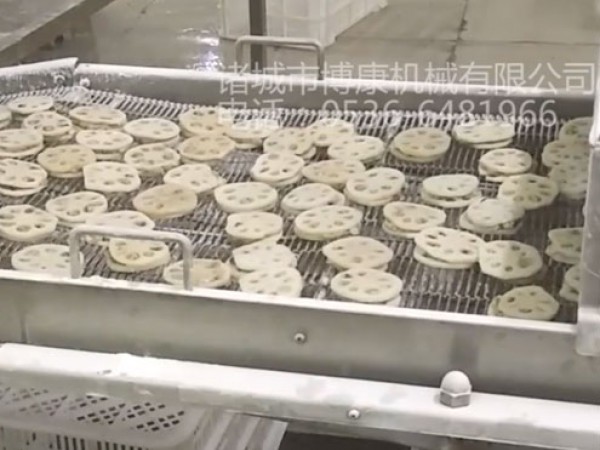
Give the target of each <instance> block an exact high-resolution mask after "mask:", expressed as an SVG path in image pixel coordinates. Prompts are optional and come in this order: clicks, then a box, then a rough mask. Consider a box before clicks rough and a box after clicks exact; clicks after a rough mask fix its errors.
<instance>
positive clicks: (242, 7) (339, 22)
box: [220, 0, 387, 45]
mask: <svg viewBox="0 0 600 450" xmlns="http://www.w3.org/2000/svg"><path fill="white" fill-rule="evenodd" d="M220 1H221V8H222V11H221V26H220V34H221V36H222V37H227V38H237V37H239V36H241V35H245V34H250V26H249V23H248V17H249V13H248V0H220ZM266 2H267V4H266V9H267V16H266V21H267V34H268V35H269V36H284V37H303V38H313V39H317V40H318V41H319V42H321V43H322V44H323V45H330V44H332V43H333V42H334V41H335V38H336V37H337V36H338V35H340V34H341V33H343V32H344V31H345V30H346V29H348V28H350V27H351V26H352V25H354V24H355V23H356V22H358V21H359V20H361V19H362V18H364V17H365V16H367V15H369V14H370V13H372V12H374V11H377V10H379V9H381V8H383V7H384V6H386V5H387V0H266Z"/></svg>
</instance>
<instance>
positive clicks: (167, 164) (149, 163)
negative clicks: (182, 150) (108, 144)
mask: <svg viewBox="0 0 600 450" xmlns="http://www.w3.org/2000/svg"><path fill="white" fill-rule="evenodd" d="M179 159H180V157H179V154H178V153H177V152H176V151H175V150H173V149H172V148H169V147H167V146H166V145H164V144H144V145H138V146H137V147H133V148H130V149H129V150H127V151H126V152H125V155H124V156H123V161H125V162H126V163H127V164H129V165H131V166H133V167H135V168H136V169H137V171H138V173H139V174H140V175H141V176H155V175H164V174H165V173H166V172H167V171H168V170H169V169H172V168H173V167H177V166H178V165H179Z"/></svg>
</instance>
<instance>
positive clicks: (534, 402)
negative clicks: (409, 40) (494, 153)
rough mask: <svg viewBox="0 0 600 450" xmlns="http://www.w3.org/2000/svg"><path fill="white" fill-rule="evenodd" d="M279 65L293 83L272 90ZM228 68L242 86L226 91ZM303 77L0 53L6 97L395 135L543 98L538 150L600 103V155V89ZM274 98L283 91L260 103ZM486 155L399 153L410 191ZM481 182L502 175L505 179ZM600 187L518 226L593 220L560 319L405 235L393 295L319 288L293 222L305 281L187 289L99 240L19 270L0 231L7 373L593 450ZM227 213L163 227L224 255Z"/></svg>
mask: <svg viewBox="0 0 600 450" xmlns="http://www.w3.org/2000/svg"><path fill="white" fill-rule="evenodd" d="M244 42H245V43H248V42H256V41H254V40H253V39H252V38H246V39H245V40H243V42H241V43H240V44H239V45H242V44H243V43H244ZM262 43H264V41H263V42H262ZM278 44H280V45H283V44H285V42H278ZM292 44H297V43H295V42H292ZM310 45H312V44H310ZM315 48H316V50H317V52H320V51H321V50H322V49H320V47H319V46H315ZM275 81H278V82H279V83H281V86H283V87H282V89H278V90H277V92H270V91H269V90H265V89H264V84H265V83H267V82H275ZM233 83H235V84H236V86H238V87H239V86H242V87H243V89H236V90H235V92H234V91H233V90H228V89H226V87H227V86H230V85H232V84H233ZM305 84H306V80H303V79H299V78H289V79H287V80H286V81H285V83H282V82H281V78H278V79H277V80H275V79H274V78H273V77H269V76H267V75H249V74H235V73H215V72H194V71H188V70H179V69H163V68H144V67H127V66H111V65H102V64H85V63H80V62H78V61H77V60H75V59H66V60H57V61H50V62H46V63H37V64H31V65H24V66H17V67H11V68H5V69H0V103H4V102H6V101H8V100H9V99H11V98H13V97H14V96H18V95H31V94H33V93H43V94H44V95H51V96H53V97H54V98H55V100H56V102H57V103H58V104H59V105H62V107H64V108H69V107H72V106H74V105H79V104H89V103H93V104H106V105H110V106H113V107H116V108H118V109H121V110H122V111H124V112H126V113H127V114H128V116H129V117H131V118H137V117H142V116H152V117H163V118H168V119H176V118H177V115H178V114H179V113H180V112H181V111H183V110H185V109H186V108H188V107H190V106H191V105H216V104H219V103H222V102H232V103H237V104H242V103H245V104H246V105H250V109H242V110H240V111H239V112H238V117H243V118H247V117H276V118H278V119H279V120H280V122H281V123H282V124H283V125H288V126H306V125H308V124H310V123H312V122H313V121H315V120H316V119H317V118H319V117H324V116H336V117H341V118H345V119H347V120H351V121H352V122H353V123H354V124H355V126H356V129H357V130H358V131H359V132H360V133H363V134H370V135H374V136H379V137H381V138H382V139H384V140H385V141H386V142H389V141H390V140H391V139H392V138H393V136H394V135H395V134H396V133H397V132H398V131H399V130H402V129H406V128H409V127H411V126H415V124H417V123H426V124H427V125H431V126H436V127H439V128H442V129H444V130H448V131H449V130H451V128H452V125H453V124H454V123H455V122H456V121H457V120H459V119H460V117H461V116H460V113H459V112H460V110H461V105H464V104H465V103H464V102H468V103H469V104H470V105H474V107H475V109H474V110H473V111H472V113H473V114H474V116H475V117H486V116H489V115H492V116H493V117H495V118H500V117H501V115H502V112H503V111H502V105H505V104H507V102H510V103H511V104H512V105H514V106H515V111H521V112H523V111H525V110H527V111H537V112H540V111H544V110H545V108H547V107H548V105H550V106H551V110H552V111H553V112H554V113H555V114H556V115H557V117H558V122H556V123H555V122H554V121H551V120H550V121H548V122H546V121H544V120H538V121H531V120H530V119H528V118H527V117H525V115H524V114H522V115H517V117H514V118H513V119H514V120H515V127H516V130H517V136H516V138H515V145H516V146H517V147H519V148H524V149H527V150H528V151H530V152H532V154H533V155H534V156H535V157H536V158H538V159H539V154H540V152H541V149H542V147H543V145H544V144H545V143H547V142H548V141H550V140H552V139H554V138H555V136H556V135H557V133H558V130H559V128H560V124H561V123H564V122H565V121H566V120H567V119H570V118H573V117H578V116H589V115H592V114H594V117H595V120H594V127H593V129H592V134H591V137H592V139H591V142H592V144H591V145H592V146H593V149H592V156H591V159H590V174H593V173H594V172H595V171H596V170H598V169H599V168H600V157H599V156H598V151H599V150H600V146H599V145H598V144H597V137H598V134H599V132H600V131H599V129H598V126H599V124H598V122H599V121H600V119H599V117H600V110H599V108H600V103H598V102H597V101H596V102H594V98H593V96H592V95H585V94H577V93H572V92H558V93H556V92H549V91H545V90H542V89H537V88H511V89H507V88H502V87H493V86H473V85H470V86H453V89H443V88H441V87H440V86H435V85H429V84H425V83H401V82H395V81H377V82H375V81H364V80H332V79H325V80H311V82H310V89H306V86H305ZM274 101H277V102H278V103H277V107H276V108H275V109H273V108H269V109H259V108H256V109H251V108H252V107H253V105H258V106H260V105H265V104H273V103H272V102H274ZM326 102H328V104H329V105H332V104H333V103H334V102H335V103H337V104H338V105H351V110H343V111H335V110H330V109H325V108H323V105H324V104H325V103H326ZM384 105H387V107H385V108H384ZM424 105H425V106H426V108H424ZM448 108H449V109H448ZM546 110H547V109H546ZM448 111H451V112H448ZM453 145H454V144H453ZM450 153H451V154H450ZM248 163H249V162H248V161H247V160H245V159H244V158H243V157H240V158H238V159H235V158H234V160H233V161H232V162H231V164H230V166H229V167H225V168H224V170H225V171H228V172H227V173H228V174H229V179H230V180H232V179H240V180H241V179H243V175H242V173H243V172H244V170H243V169H244V168H247V167H248ZM476 169H477V158H476V157H475V155H474V153H473V152H468V151H458V152H457V151H451V152H449V155H448V156H446V157H445V158H444V159H442V160H441V161H440V162H436V163H433V164H431V165H428V166H427V168H425V169H423V168H421V167H416V168H415V167H414V166H413V168H411V167H410V166H409V165H407V166H402V170H403V171H404V172H405V173H406V175H407V178H408V179H409V180H413V182H412V184H411V182H410V181H409V185H410V186H413V188H410V187H409V191H410V189H413V190H414V189H416V188H415V187H414V186H416V183H417V182H418V181H419V180H421V179H422V178H423V177H424V176H428V175H433V174H439V173H445V172H466V173H475V174H476V173H477V172H476ZM49 189H50V188H49ZM51 189H53V190H51V191H48V192H45V193H43V194H42V195H45V196H46V197H36V198H35V199H32V201H33V202H41V203H40V204H43V201H44V200H45V199H46V198H47V196H48V195H54V194H59V193H64V192H68V190H69V189H72V187H69V186H68V184H66V183H62V182H56V184H55V185H53V186H51ZM483 189H484V191H485V192H488V193H493V189H494V187H493V186H491V185H484V186H483ZM414 192H416V190H415V191H414ZM598 198H600V179H598V177H594V176H590V178H589V187H588V197H587V202H586V203H585V205H583V203H575V204H573V203H569V202H565V201H559V202H558V203H557V204H555V205H553V206H552V207H549V208H544V209H543V210H540V211H539V212H534V213H532V214H531V215H528V218H527V220H526V223H524V225H523V226H524V231H523V232H524V233H526V234H527V235H528V237H529V238H530V239H531V240H532V241H533V242H535V244H536V246H537V247H538V248H540V249H543V248H544V246H545V243H546V242H545V240H546V236H545V234H546V231H547V230H548V229H549V228H552V227H556V226H559V225H561V224H562V225H563V226H565V221H566V223H567V224H568V225H570V226H582V225H583V217H585V218H586V219H587V220H586V221H585V237H584V249H583V260H582V277H583V279H582V286H581V299H580V302H579V303H578V304H572V305H567V304H564V303H563V305H562V307H561V312H560V314H559V317H558V319H557V320H556V321H553V322H534V321H524V320H514V319H507V318H502V317H490V316H486V315H485V310H486V306H487V304H486V302H487V301H488V300H489V299H491V296H493V295H495V293H497V292H501V291H502V290H503V289H506V287H505V286H503V285H501V284H499V283H498V282H497V281H496V282H495V281H493V280H490V279H488V278H486V277H485V276H483V275H482V274H480V273H478V272H477V271H476V270H466V271H456V272H454V271H447V272H453V273H447V272H445V271H443V270H441V271H440V270H433V269H430V270H427V269H423V267H420V266H419V265H418V264H416V263H415V262H414V261H413V260H412V258H411V254H412V252H411V250H412V247H411V245H412V244H411V243H410V242H406V241H403V242H395V243H393V247H392V248H393V250H394V251H395V253H396V254H397V255H398V256H397V258H396V259H395V262H394V263H393V265H392V266H391V269H390V270H391V271H392V272H394V271H397V273H401V274H402V275H401V276H402V278H403V279H404V280H405V289H404V291H403V294H402V304H401V306H402V307H399V308H392V307H382V306H377V305H363V304H354V303H346V302H338V301H328V300H324V298H327V296H328V291H327V287H326V286H327V276H326V275H327V274H328V272H327V271H328V269H327V268H326V267H325V263H324V260H323V258H322V256H321V255H320V253H319V251H318V249H316V247H312V246H311V245H309V243H307V242H302V241H301V240H297V239H296V240H294V239H293V238H290V240H289V242H288V241H286V243H288V244H289V245H290V247H291V248H292V249H293V250H294V251H296V252H297V253H298V254H299V255H300V262H299V268H300V270H301V271H302V272H303V274H304V277H305V283H306V288H305V291H304V297H306V298H269V297H263V296H260V295H250V294H244V293H240V292H235V291H229V290H206V289H194V290H185V289H181V288H176V287H171V286H166V285H164V284H159V283H156V281H157V279H156V277H153V276H152V275H151V276H144V277H142V278H139V279H134V278H127V277H122V278H121V279H115V278H110V279H108V278H104V277H100V276H99V275H105V274H104V272H103V271H104V270H105V268H103V267H102V264H101V263H100V262H99V260H98V259H97V258H96V259H94V258H93V257H92V258H91V259H88V262H87V263H86V267H85V268H84V270H83V274H81V273H80V272H79V270H78V267H77V266H78V262H79V261H78V258H77V257H75V258H72V260H73V266H72V277H71V278H66V279H57V278H53V277H50V276H46V275H42V274H33V273H22V272H17V271H13V270H7V267H8V266H7V265H6V256H7V255H8V254H10V251H11V247H10V245H7V244H1V245H0V255H1V256H2V259H0V264H2V268H3V269H2V270H0V292H1V293H2V294H1V295H0V339H1V340H2V342H5V344H3V345H2V346H0V382H1V383H4V384H7V385H10V386H26V387H36V388H39V389H42V388H43V389H48V390H57V391H76V392H79V393H83V394H86V395H90V394H93V395H94V396H105V397H109V398H121V399H126V400H128V401H132V402H146V401H152V402H160V403H164V404H169V405H171V404H173V405H178V406H180V407H182V408H195V407H201V406H202V407H204V406H212V407H218V408H224V409H226V410H231V411H237V412H242V413H245V414H250V415H255V416H260V417H269V418H276V419H281V420H285V421H289V422H291V423H293V424H296V425H298V426H302V427H303V428H304V429H309V430H312V431H317V432H334V433H340V434H345V435H350V436H361V437H370V438H374V439H382V440H388V441H393V442H399V443H404V444H407V445H411V446H414V447H419V448H432V449H434V448H435V449H437V448H442V447H443V448H450V447H456V446H464V447H468V446H471V445H476V446H479V445H487V446H491V447H495V446H498V447H500V448H503V447H506V448H508V447H510V446H517V447H522V446H531V447H544V448H557V449H567V448H577V449H586V450H587V449H589V450H597V449H598V448H599V446H600V297H599V296H598V295H597V292H599V291H600V246H599V245H598V242H599V239H600V219H599V217H600V202H598V201H597V199H598ZM115 201H118V200H115ZM582 209H583V213H582ZM365 217H366V221H365V222H366V224H365V227H366V228H368V227H375V226H376V225H377V224H378V223H379V222H378V221H380V220H381V217H380V215H379V216H378V215H377V213H376V212H375V211H367V212H366V216H365ZM222 220H223V217H221V216H219V214H218V213H217V212H215V208H214V207H213V206H211V205H206V206H205V207H203V208H201V211H200V212H198V213H197V214H196V213H195V214H194V217H193V218H191V219H189V221H188V220H183V221H179V222H177V223H168V224H166V225H165V230H166V231H169V232H172V233H177V236H180V238H178V239H179V240H178V242H179V243H180V244H181V246H182V247H183V249H184V250H183V254H184V255H185V254H186V253H188V254H189V252H190V249H191V250H192V251H193V252H194V253H195V254H198V253H200V254H202V255H204V254H210V255H213V256H223V255H222V253H219V252H222V251H223V250H222V248H223V241H222V239H223V235H222V233H221V232H220V231H219V228H220V226H221V224H222ZM85 233H86V230H85V229H79V230H73V231H71V232H70V235H69V236H63V237H62V238H64V239H68V241H69V243H70V245H71V249H72V251H73V252H76V249H77V248H78V247H79V238H80V237H81V235H83V234H85ZM372 235H373V236H377V233H376V232H373V234H372ZM167 237H169V236H167ZM171 237H172V236H171ZM285 239H286V237H285V236H284V240H285ZM186 249H187V250H186ZM75 254H76V253H75ZM2 261H4V263H2ZM563 273H564V270H563V269H561V268H556V267H551V268H549V269H548V271H547V274H546V278H545V279H544V282H543V283H544V286H545V287H546V288H547V289H548V290H549V292H551V293H556V292H557V290H558V288H559V287H560V282H561V280H562V275H563ZM324 274H325V276H324ZM486 299H487V300H486ZM1 419H2V415H1V414H0V422H1Z"/></svg>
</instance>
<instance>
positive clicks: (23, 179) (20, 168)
mask: <svg viewBox="0 0 600 450" xmlns="http://www.w3.org/2000/svg"><path fill="white" fill-rule="evenodd" d="M47 178H48V174H47V173H46V171H45V170H44V169H43V168H42V167H41V166H40V165H38V164H35V163H30V162H27V161H20V160H18V159H10V158H8V159H2V160H0V186H1V187H3V188H7V189H39V188H40V187H43V186H45V185H46V180H47Z"/></svg>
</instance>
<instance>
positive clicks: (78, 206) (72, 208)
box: [46, 191, 108, 226]
mask: <svg viewBox="0 0 600 450" xmlns="http://www.w3.org/2000/svg"><path fill="white" fill-rule="evenodd" d="M107 209H108V201H107V200H106V197H105V196H104V195H102V194H98V193H97V192H89V191H81V192H74V193H72V194H66V195H61V196H59V197H54V198H52V199H50V200H48V201H47V202H46V211H48V212H49V213H50V214H54V215H55V216H56V217H58V219H59V221H60V223H61V224H63V225H69V226H74V225H77V224H81V223H84V222H86V221H88V220H89V219H90V218H91V217H94V216H96V215H98V214H102V213H103V212H106V210H107Z"/></svg>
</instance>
